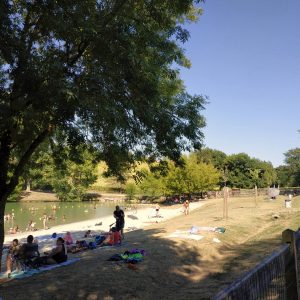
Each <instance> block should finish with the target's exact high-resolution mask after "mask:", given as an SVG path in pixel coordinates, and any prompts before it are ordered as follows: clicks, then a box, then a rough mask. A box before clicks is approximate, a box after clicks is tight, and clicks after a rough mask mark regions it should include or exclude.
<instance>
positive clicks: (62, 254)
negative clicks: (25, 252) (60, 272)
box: [42, 237, 68, 265]
mask: <svg viewBox="0 0 300 300" xmlns="http://www.w3.org/2000/svg"><path fill="white" fill-rule="evenodd" d="M45 254H46V256H44V257H42V261H43V263H45V264H47V265H54V264H60V263H63V262H65V261H67V259H68V256H67V248H66V246H65V241H64V239H63V238H62V237H59V238H58V239H57V240H56V247H55V248H53V249H52V250H51V251H50V252H49V253H47V252H45Z"/></svg>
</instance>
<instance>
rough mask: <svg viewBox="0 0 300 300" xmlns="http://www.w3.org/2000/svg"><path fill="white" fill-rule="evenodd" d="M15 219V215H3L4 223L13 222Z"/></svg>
mask: <svg viewBox="0 0 300 300" xmlns="http://www.w3.org/2000/svg"><path fill="white" fill-rule="evenodd" d="M14 219H15V213H14V212H12V213H11V214H10V213H8V214H5V215H4V222H8V221H11V220H14Z"/></svg>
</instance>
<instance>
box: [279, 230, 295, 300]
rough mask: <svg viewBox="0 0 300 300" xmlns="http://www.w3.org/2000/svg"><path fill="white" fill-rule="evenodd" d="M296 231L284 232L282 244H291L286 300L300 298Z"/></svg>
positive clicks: (286, 280) (287, 257)
mask: <svg viewBox="0 0 300 300" xmlns="http://www.w3.org/2000/svg"><path fill="white" fill-rule="evenodd" d="M294 233H295V232H294V231H293V230H291V229H286V230H284V231H283V232H282V242H283V243H287V244H290V252H289V254H288V255H286V257H285V262H284V263H285V282H286V299H291V300H294V299H295V300H296V299H299V298H298V289H297V275H296V261H295V241H294V239H295V236H294Z"/></svg>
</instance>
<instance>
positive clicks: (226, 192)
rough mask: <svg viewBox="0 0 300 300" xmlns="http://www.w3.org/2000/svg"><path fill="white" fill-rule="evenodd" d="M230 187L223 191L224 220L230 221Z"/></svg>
mask: <svg viewBox="0 0 300 300" xmlns="http://www.w3.org/2000/svg"><path fill="white" fill-rule="evenodd" d="M228 195H229V192H228V187H224V189H223V196H224V201H223V218H225V219H228Z"/></svg>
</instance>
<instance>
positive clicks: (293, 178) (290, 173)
mask: <svg viewBox="0 0 300 300" xmlns="http://www.w3.org/2000/svg"><path fill="white" fill-rule="evenodd" d="M284 156H285V163H286V166H280V167H279V168H278V169H277V172H278V175H279V177H280V181H281V183H280V184H282V185H285V186H299V185H300V148H294V149H290V150H289V151H287V152H286V153H284Z"/></svg>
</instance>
